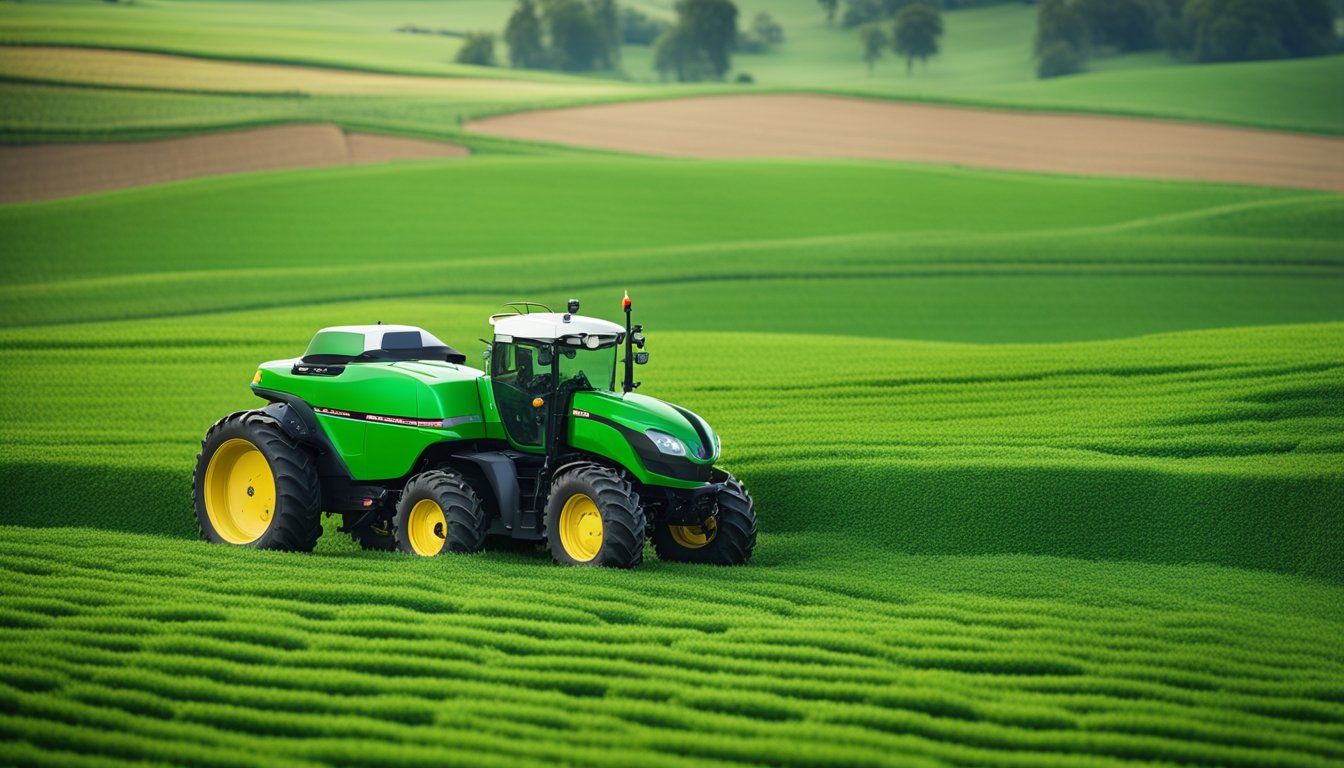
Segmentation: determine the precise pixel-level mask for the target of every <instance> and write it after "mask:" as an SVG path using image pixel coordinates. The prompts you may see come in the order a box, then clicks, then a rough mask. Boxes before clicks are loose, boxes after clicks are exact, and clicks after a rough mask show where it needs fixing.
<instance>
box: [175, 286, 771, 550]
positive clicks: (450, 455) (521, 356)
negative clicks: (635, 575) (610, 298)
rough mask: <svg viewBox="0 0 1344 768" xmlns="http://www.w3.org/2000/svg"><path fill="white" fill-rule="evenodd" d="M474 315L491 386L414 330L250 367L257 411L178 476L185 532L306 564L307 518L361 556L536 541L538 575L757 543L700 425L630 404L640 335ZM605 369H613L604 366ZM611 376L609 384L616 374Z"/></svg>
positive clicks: (330, 336)
mask: <svg viewBox="0 0 1344 768" xmlns="http://www.w3.org/2000/svg"><path fill="white" fill-rule="evenodd" d="M506 307H507V308H508V310H509V311H506V312H502V313H500V314H496V315H493V316H491V317H490V324H491V325H492V326H493V327H494V340H493V342H492V343H490V345H489V349H488V350H487V351H486V353H485V358H486V362H487V367H488V368H489V372H488V373H487V372H484V371H480V370H477V369H475V368H471V367H468V366H466V365H465V364H464V363H465V362H466V357H465V356H464V355H462V354H461V353H459V352H458V351H457V350H455V349H453V348H452V347H449V346H448V345H446V344H444V343H443V342H441V341H439V340H438V339H437V338H435V337H434V336H433V335H431V334H430V333H428V332H427V331H424V330H422V329H420V328H416V327H413V326H406V325H383V324H381V323H379V324H377V325H353V326H340V327H335V328H324V329H322V330H320V331H318V332H317V335H315V336H314V337H313V340H312V342H311V343H309V345H308V349H307V350H306V351H305V352H304V354H303V356H302V357H301V358H298V359H294V360H276V361H273V362H269V363H263V364H262V365H261V366H260V368H259V370H258V371H257V372H256V375H255V376H254V377H253V379H252V391H253V392H254V393H256V394H257V395H258V396H259V397H261V398H263V399H265V400H267V401H269V402H270V404H269V405H267V406H266V407H264V408H261V409H258V410H252V411H242V412H240V413H234V414H231V415H229V416H226V417H224V418H223V419H220V420H219V421H218V422H216V423H215V425H214V426H212V427H211V428H210V429H209V431H208V432H206V434H205V439H204V440H203V441H202V442H201V452H200V454H199V455H198V456H197V457H196V471H195V473H194V475H193V477H192V484H193V490H194V498H195V506H196V518H197V520H198V522H199V523H200V528H201V535H202V537H203V538H205V539H207V540H209V541H213V542H222V543H229V544H239V545H243V546H249V547H257V548H264V549H282V550H291V551H311V550H312V548H313V546H314V545H315V544H316V543H317V539H318V536H320V535H321V533H322V525H321V515H322V513H323V512H327V513H330V514H339V515H341V516H342V519H343V524H342V526H341V530H342V531H344V532H346V533H349V534H350V535H351V536H353V537H354V538H355V540H356V541H357V542H359V544H360V545H361V546H363V547H365V548H366V549H387V550H391V549H400V550H401V551H403V552H409V553H413V554H417V555H437V554H439V553H441V552H474V551H477V550H479V549H481V547H482V546H483V545H484V543H485V538H486V536H491V535H494V536H507V537H511V538H514V539H523V540H534V541H545V542H546V545H547V546H548V547H549V548H550V552H551V555H552V557H553V558H554V559H555V561H556V562H559V563H566V564H573V565H607V566H616V567H621V568H630V567H633V566H636V565H639V563H640V562H641V561H642V560H643V557H644V542H645V540H646V539H647V540H651V541H652V543H653V548H654V551H655V552H657V554H658V556H659V557H660V558H662V559H664V560H676V561H681V562H692V563H716V564H720V565H736V564H741V563H745V562H747V561H748V560H749V559H750V558H751V553H752V550H753V549H754V548H755V546H756V511H755V508H754V507H753V505H752V500H751V496H750V495H749V494H748V493H747V491H746V489H745V488H743V487H742V484H741V483H740V482H738V481H737V480H736V479H735V478H734V477H733V476H732V475H730V474H728V473H727V472H725V471H723V470H722V469H720V468H718V467H717V466H716V463H717V462H718V459H719V438H718V435H716V434H715V433H714V430H713V429H711V428H710V426H709V424H707V423H706V422H705V421H704V419H701V418H700V417H699V416H697V415H695V414H694V413H692V412H691V411H689V410H687V409H685V408H682V407H680V406H676V405H673V404H671V403H666V402H663V401H662V400H658V399H655V398H652V397H646V396H644V395H639V394H636V393H635V391H634V390H635V389H636V388H637V387H638V386H639V383H638V382H636V381H635V380H634V366H636V365H642V364H644V363H646V362H648V359H649V353H648V352H646V351H644V344H645V339H644V329H643V328H642V327H641V326H639V325H631V301H630V296H629V294H626V296H625V297H624V298H623V299H622V302H621V308H622V310H623V311H624V315H625V325H624V327H622V326H621V325H618V324H616V323H611V322H608V321H606V320H601V319H598V318H593V317H584V316H582V315H580V314H579V313H578V312H579V302H578V301H577V300H573V299H571V300H570V301H569V306H568V307H567V310H568V311H566V312H563V313H560V312H552V311H551V310H550V308H549V307H546V306H544V305H541V304H536V303H533V302H514V303H512V304H508V305H506ZM618 358H619V359H618ZM618 363H619V364H620V373H621V378H620V380H619V382H618V380H617V368H618Z"/></svg>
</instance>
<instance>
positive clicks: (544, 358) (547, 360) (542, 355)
mask: <svg viewBox="0 0 1344 768" xmlns="http://www.w3.org/2000/svg"><path fill="white" fill-rule="evenodd" d="M554 361H555V354H554V353H553V352H551V348H550V347H542V348H541V349H539V350H537V365H546V366H549V365H550V364H551V363H552V362H554Z"/></svg>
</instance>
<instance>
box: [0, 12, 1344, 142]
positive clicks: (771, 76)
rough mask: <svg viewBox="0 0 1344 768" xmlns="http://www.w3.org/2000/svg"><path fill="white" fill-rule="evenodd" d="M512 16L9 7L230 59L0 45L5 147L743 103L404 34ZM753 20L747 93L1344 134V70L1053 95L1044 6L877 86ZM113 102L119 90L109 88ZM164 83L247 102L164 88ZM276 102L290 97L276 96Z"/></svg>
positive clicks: (1212, 72) (1152, 60) (962, 31)
mask: <svg viewBox="0 0 1344 768" xmlns="http://www.w3.org/2000/svg"><path fill="white" fill-rule="evenodd" d="M637 5H642V6H643V7H644V8H645V10H646V11H648V12H650V13H654V14H655V15H667V14H668V13H669V11H668V9H667V8H666V7H663V5H660V4H637ZM511 7H512V3H511V2H508V0H458V1H455V2H452V3H438V4H435V3H407V2H363V1H359V0H350V1H348V2H341V3H337V4H333V3H321V2H289V3H284V4H280V5H276V4H268V5H265V6H264V7H263V6H258V5H256V4H254V3H248V2H233V1H232V0H210V1H206V2H176V1H175V0H155V1H153V2H140V3H135V4H129V5H121V4H108V3H102V2H87V3H82V2H77V3H3V4H0V46H3V45H4V44H10V45H16V44H18V45H38V46H86V47H94V48H112V49H123V50H130V51H152V52H159V53H175V54H183V55H188V56H194V57H204V58H207V59H216V60H218V59H223V60H229V61H215V62H213V63H209V62H206V63H203V62H200V61H192V62H185V63H181V64H168V63H161V62H154V61H152V60H151V61H146V60H145V59H144V58H143V57H141V56H120V57H119V56H118V55H117V54H114V53H108V52H89V53H84V54H78V55H71V54H70V53H69V52H68V51H66V50H44V49H42V48H28V49H25V48H12V47H11V48H7V49H6V48H0V97H2V98H0V140H4V141H35V140H43V139H44V137H45V140H50V138H51V137H53V136H54V137H90V136H118V135H119V136H127V135H162V134H171V133H180V132H183V131H192V130H201V129H203V128H207V127H216V128H218V127H225V126H228V127H232V126H237V125H253V124H258V123H266V122H276V121H296V120H315V119H321V120H331V121H334V122H338V123H341V124H342V125H346V126H347V127H351V128H356V129H368V128H371V127H372V128H379V129H382V130H389V131H399V132H411V133H417V134H430V135H438V136H444V137H451V138H458V137H459V132H458V131H456V130H455V129H456V126H457V124H458V123H459V122H460V121H461V120H462V119H465V118H469V117H477V116H481V115H486V114H494V113H498V112H501V111H513V110H517V109H522V108H527V107H536V106H556V105H561V104H577V103H589V102H594V101H603V100H607V99H611V98H667V97H669V96H676V95H678V94H692V93H715V92H722V91H728V92H735V93H737V92H741V91H742V90H743V87H742V86H732V85H725V86H716V85H700V86H692V87H678V86H671V85H667V84H655V83H654V81H655V80H656V74H655V73H654V72H653V71H652V69H651V68H650V61H651V58H650V57H651V52H650V50H649V49H648V48H646V47H639V46H625V47H624V49H623V52H622V71H621V72H620V73H617V74H616V75H615V76H614V77H615V78H618V79H619V78H625V79H628V80H630V81H634V82H625V83H621V82H615V81H614V80H613V76H612V75H610V74H604V75H602V76H601V77H598V78H591V77H590V78H580V77H574V76H564V75H558V74H555V73H549V72H524V71H518V70H512V69H509V68H507V67H501V68H479V67H468V66H463V65H459V64H455V63H452V59H453V56H454V55H455V53H456V50H457V46H458V45H459V44H460V38H458V37H452V36H445V35H437V34H434V35H412V34H402V33H398V32H396V31H395V30H396V29H398V28H400V27H402V26H405V25H406V24H415V25H417V26H420V27H423V28H426V29H434V30H440V29H446V30H451V31H459V32H460V31H471V30H477V29H485V30H494V31H498V30H500V29H502V27H503V25H504V22H505V19H506V18H507V16H508V13H509V10H510V8H511ZM758 10H767V11H769V12H770V13H771V14H773V15H774V16H775V17H776V18H777V19H779V21H780V22H781V23H782V24H783V25H784V27H785V31H786V40H785V42H784V43H783V44H782V45H780V46H778V47H777V48H776V49H775V50H773V51H771V52H769V53H766V54H751V55H738V56H737V57H736V58H735V65H734V66H735V71H734V73H733V74H734V75H735V74H736V73H740V72H748V73H750V74H751V75H752V76H753V77H754V78H755V79H756V81H757V85H755V86H751V89H752V90H757V91H760V90H766V91H769V90H796V89H799V88H805V89H809V90H817V91H822V92H840V93H850V94H856V95H864V96H871V97H878V98H901V99H917V100H931V101H938V102H951V103H958V104H975V105H986V106H996V107H1009V108H1016V109H1048V110H1065V111H1084V112H1101V113H1118V114H1131V115H1143V116H1152V117H1162V118H1171V119H1182V120H1201V121H1210V122H1223V123H1231V124H1236V125H1247V126H1254V127H1264V128H1274V129H1283V130H1293V131H1307V132H1319V133H1329V134H1344V105H1341V100H1340V99H1338V98H1335V92H1336V90H1337V83H1338V82H1339V81H1340V79H1341V77H1344V56H1331V57H1325V58H1320V59H1312V60H1303V61H1290V62H1255V63H1249V64H1232V65H1199V66H1195V65H1189V64H1182V63H1181V62H1179V61H1176V60H1174V59H1172V58H1171V57H1169V56H1167V55H1165V54H1159V53H1142V54H1130V55H1123V56H1121V55H1115V56H1109V57H1105V56H1103V57H1100V58H1098V59H1096V60H1094V62H1093V69H1094V70H1095V72H1093V73H1091V74H1086V75H1080V76H1074V77H1067V78H1059V79H1055V80H1049V81H1040V80H1036V79H1035V77H1034V72H1033V66H1034V63H1033V59H1032V40H1033V39H1034V34H1035V12H1036V10H1035V6H1030V5H1023V4H1017V3H1008V4H1002V5H995V6H990V7H986V8H978V9H970V10H962V11H953V12H949V13H948V14H947V22H946V26H947V35H946V39H945V40H944V42H943V53H942V54H941V55H940V56H939V57H938V58H937V59H936V60H935V61H934V62H933V63H932V64H931V65H930V67H929V69H928V71H927V72H920V73H918V74H917V75H916V76H913V77H907V76H906V75H905V73H904V65H903V64H902V63H901V62H898V61H896V60H894V59H888V60H886V61H885V62H884V63H883V64H881V65H880V66H879V67H878V70H877V72H876V74H875V75H874V76H872V77H869V76H868V75H867V74H866V69H865V67H864V65H863V63H862V61H861V60H860V57H859V49H858V44H857V41H856V35H855V32H854V31H853V30H846V29H842V28H840V27H839V26H838V25H837V26H828V25H827V24H826V23H825V20H824V17H823V15H822V12H821V9H820V7H819V6H818V5H817V4H816V3H815V2H812V1H811V0H784V1H783V2H771V3H768V4H766V3H762V4H759V5H758V4H752V3H743V4H742V5H741V12H742V18H743V19H744V20H748V19H750V18H751V16H752V15H753V14H754V13H756V12H757V11H758ZM744 23H746V21H744ZM500 55H501V56H503V55H504V52H503V50H502V49H501V51H500ZM230 61H231V62H272V63H282V64H302V65H308V66H313V67H319V68H322V69H324V70H326V71H325V72H316V73H315V72H311V71H305V70H299V71H297V72H295V71H293V70H290V71H288V72H286V71H283V70H279V69H274V68H273V71H271V72H269V73H263V72H259V71H257V70H256V69H255V68H252V67H246V66H239V65H237V64H236V63H232V64H231V63H230ZM332 68H335V69H355V70H367V71H370V72H391V73H401V74H412V75H429V76H435V77H448V78H463V77H488V78H508V79H511V80H513V81H514V82H513V83H512V84H491V85H490V86H489V88H488V89H486V92H485V93H481V92H480V91H479V90H478V91H475V92H472V89H471V88H463V87H462V86H461V85H458V86H452V85H443V86H442V87H440V86H438V85H435V84H417V85H411V84H410V83H405V82H403V83H402V84H401V85H400V86H397V87H395V88H387V87H384V86H385V85H386V84H384V85H383V86H380V88H379V91H380V92H379V93H377V94H370V93H369V92H368V91H369V87H370V85H371V83H372V82H373V81H372V80H371V79H369V78H367V77H363V78H360V77H352V76H348V75H347V76H342V75H341V74H340V73H339V72H336V71H333V70H332ZM537 82H540V83H544V84H546V85H548V86H554V88H553V89H548V91H547V93H546V94H545V95H538V94H537V93H536V86H535V85H529V83H537ZM50 83H64V84H66V85H65V86H64V87H60V88H56V87H53V86H52V85H50ZM71 85H78V86H79V87H71ZM109 88H111V89H115V90H114V92H113V93H110V94H109V93H107V89H109ZM127 89H129V90H130V91H131V92H130V93H128V92H127ZM162 89H168V90H170V91H191V92H195V91H202V90H203V91H233V92H231V93H219V92H215V93H204V94H201V93H167V94H165V93H162V92H159V91H160V90H162ZM280 89H283V91H284V93H285V95H284V96H277V95H276V94H275V93H274V92H273V91H275V90H280ZM258 90H260V91H269V93H257V91H258ZM408 91H411V92H413V93H414V97H411V96H410V94H408ZM464 91H465V92H464Z"/></svg>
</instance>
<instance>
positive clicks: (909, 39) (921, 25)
mask: <svg viewBox="0 0 1344 768" xmlns="http://www.w3.org/2000/svg"><path fill="white" fill-rule="evenodd" d="M942 36H943V15H942V13H940V12H939V11H938V8H937V7H936V6H932V5H927V4H925V3H914V4H912V5H907V6H906V7H904V8H902V9H901V12H900V13H898V14H896V31H895V33H894V34H893V35H892V39H891V44H892V47H893V48H895V49H896V53H898V54H900V55H901V56H904V57H905V72H906V74H909V73H910V70H911V68H912V67H913V66H914V63H915V59H919V60H920V63H923V64H927V63H928V59H929V57H930V56H934V55H936V54H937V53H938V38H940V37H942Z"/></svg>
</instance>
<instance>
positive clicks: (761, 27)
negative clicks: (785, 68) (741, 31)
mask: <svg viewBox="0 0 1344 768" xmlns="http://www.w3.org/2000/svg"><path fill="white" fill-rule="evenodd" d="M751 31H752V33H753V34H754V35H756V36H757V37H759V38H760V39H761V40H764V41H765V44H766V45H779V44H780V43H782V42H784V27H783V26H782V25H781V24H780V23H779V22H778V21H775V17H773V16H771V15H770V14H768V13H766V12H765V11H761V12H760V13H757V14H756V15H755V16H753V17H752V19H751Z"/></svg>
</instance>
